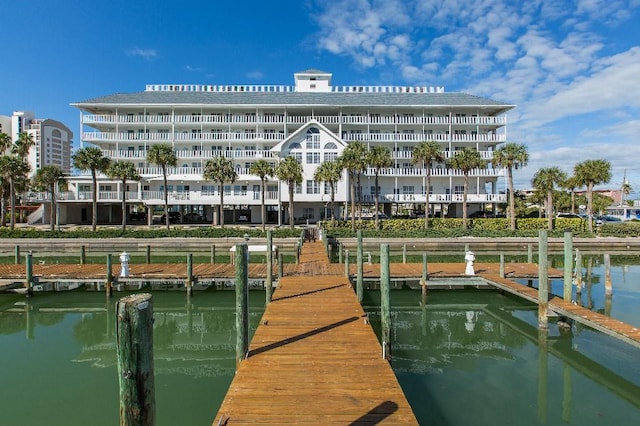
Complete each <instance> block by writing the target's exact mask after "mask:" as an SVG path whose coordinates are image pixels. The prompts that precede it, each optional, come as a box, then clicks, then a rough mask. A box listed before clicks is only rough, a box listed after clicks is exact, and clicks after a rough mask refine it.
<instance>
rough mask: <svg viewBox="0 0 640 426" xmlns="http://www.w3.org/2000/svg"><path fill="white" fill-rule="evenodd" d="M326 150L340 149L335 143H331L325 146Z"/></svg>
mask: <svg viewBox="0 0 640 426" xmlns="http://www.w3.org/2000/svg"><path fill="white" fill-rule="evenodd" d="M324 149H325V150H327V149H338V147H337V146H336V144H335V143H333V142H329V143H327V144H325V146H324Z"/></svg>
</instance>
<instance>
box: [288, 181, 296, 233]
mask: <svg viewBox="0 0 640 426" xmlns="http://www.w3.org/2000/svg"><path fill="white" fill-rule="evenodd" d="M294 185H295V182H289V227H290V228H291V229H293V227H294V226H295V224H294V223H293V222H294V221H293V189H294Z"/></svg>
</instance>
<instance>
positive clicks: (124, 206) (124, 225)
mask: <svg viewBox="0 0 640 426" xmlns="http://www.w3.org/2000/svg"><path fill="white" fill-rule="evenodd" d="M125 188H126V181H122V230H123V231H124V230H126V229H127V201H126V200H125V197H126V191H125Z"/></svg>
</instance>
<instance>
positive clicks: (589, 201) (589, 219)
mask: <svg viewBox="0 0 640 426" xmlns="http://www.w3.org/2000/svg"><path fill="white" fill-rule="evenodd" d="M592 214H593V183H592V182H589V183H588V184H587V223H588V224H589V232H593V218H592V217H591V216H592Z"/></svg>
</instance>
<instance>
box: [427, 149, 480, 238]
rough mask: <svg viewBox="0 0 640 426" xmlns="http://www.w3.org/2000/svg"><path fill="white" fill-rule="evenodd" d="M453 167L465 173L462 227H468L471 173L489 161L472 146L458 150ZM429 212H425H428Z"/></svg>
mask: <svg viewBox="0 0 640 426" xmlns="http://www.w3.org/2000/svg"><path fill="white" fill-rule="evenodd" d="M451 167H452V168H454V169H457V170H460V171H461V172H462V174H463V175H464V189H463V192H462V227H463V228H464V229H467V194H468V193H469V173H470V172H471V170H474V169H484V168H486V167H487V163H486V162H485V161H484V160H483V159H482V158H481V157H480V153H479V152H478V151H476V150H475V149H472V148H463V149H461V150H460V151H457V152H456V153H455V155H454V156H453V158H452V159H451ZM426 213H427V212H425V214H426Z"/></svg>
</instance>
